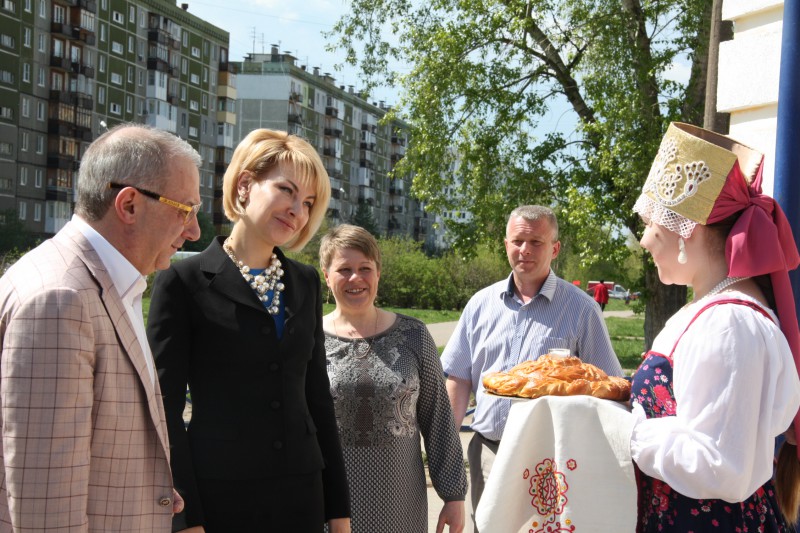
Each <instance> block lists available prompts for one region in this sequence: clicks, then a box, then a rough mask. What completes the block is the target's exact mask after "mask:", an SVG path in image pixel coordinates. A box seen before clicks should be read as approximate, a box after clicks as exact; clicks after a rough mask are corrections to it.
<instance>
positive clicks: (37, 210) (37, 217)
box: [33, 204, 42, 222]
mask: <svg viewBox="0 0 800 533" xmlns="http://www.w3.org/2000/svg"><path fill="white" fill-rule="evenodd" d="M33 220H34V222H39V221H41V220H42V204H33Z"/></svg>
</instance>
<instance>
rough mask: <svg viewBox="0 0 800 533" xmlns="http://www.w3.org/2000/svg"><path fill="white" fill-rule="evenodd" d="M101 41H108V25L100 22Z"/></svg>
mask: <svg viewBox="0 0 800 533" xmlns="http://www.w3.org/2000/svg"><path fill="white" fill-rule="evenodd" d="M100 41H101V42H106V25H105V24H103V23H101V24H100Z"/></svg>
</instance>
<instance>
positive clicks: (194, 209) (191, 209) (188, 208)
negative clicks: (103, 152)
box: [108, 182, 203, 226]
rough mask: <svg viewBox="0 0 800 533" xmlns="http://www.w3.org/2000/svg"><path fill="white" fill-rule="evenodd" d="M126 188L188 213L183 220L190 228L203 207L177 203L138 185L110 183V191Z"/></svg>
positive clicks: (200, 204)
mask: <svg viewBox="0 0 800 533" xmlns="http://www.w3.org/2000/svg"><path fill="white" fill-rule="evenodd" d="M125 187H131V188H132V189H135V190H136V191H137V192H139V193H141V194H143V195H145V196H147V197H148V198H152V199H153V200H158V201H159V202H161V203H162V204H167V205H170V206H172V207H174V208H176V209H180V210H181V211H183V212H185V213H186V216H185V217H184V219H183V225H184V226H188V225H189V223H190V222H191V221H192V218H193V217H196V216H197V213H198V211H200V208H201V207H202V206H203V203H202V202H200V203H199V204H197V205H186V204H182V203H181V202H176V201H175V200H170V199H169V198H166V197H164V196H161V195H160V194H156V193H154V192H153V191H148V190H147V189H142V188H141V187H137V186H136V185H126V184H124V183H113V182H112V183H109V184H108V188H109V189H124V188H125Z"/></svg>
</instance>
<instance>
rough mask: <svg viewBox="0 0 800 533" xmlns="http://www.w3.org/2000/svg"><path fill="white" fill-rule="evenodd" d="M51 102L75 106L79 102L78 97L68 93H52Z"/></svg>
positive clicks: (52, 91) (53, 91)
mask: <svg viewBox="0 0 800 533" xmlns="http://www.w3.org/2000/svg"><path fill="white" fill-rule="evenodd" d="M49 101H50V102H51V103H53V104H67V105H75V104H76V103H77V102H78V95H77V94H75V93H71V92H67V91H55V90H51V91H50V98H49Z"/></svg>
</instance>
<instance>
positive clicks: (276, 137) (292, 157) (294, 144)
mask: <svg viewBox="0 0 800 533" xmlns="http://www.w3.org/2000/svg"><path fill="white" fill-rule="evenodd" d="M281 165H284V166H286V167H288V168H291V169H293V170H294V172H295V176H296V177H297V179H298V180H300V182H302V183H303V184H311V185H312V186H313V188H314V190H315V194H316V200H315V201H314V205H313V206H312V207H311V212H310V213H309V217H308V223H307V224H306V226H305V227H304V228H303V229H301V230H300V232H299V233H298V234H297V236H296V237H295V238H294V239H292V240H290V241H289V242H287V243H286V245H285V247H286V249H288V250H293V251H297V250H301V249H302V248H303V246H305V245H306V243H307V242H308V241H309V240H310V239H311V237H313V236H314V234H315V233H316V232H317V230H318V229H319V226H320V225H321V224H322V220H323V219H324V218H325V213H326V212H327V210H328V202H330V199H331V180H330V178H328V173H327V172H326V171H325V167H324V166H323V165H322V160H321V159H320V158H319V154H318V153H317V151H316V150H315V149H314V147H313V146H311V145H310V144H309V143H308V142H307V141H305V140H304V139H302V138H300V137H298V136H296V135H289V134H288V133H286V132H285V131H276V130H268V129H265V128H260V129H257V130H253V131H251V132H250V133H249V134H248V135H247V137H245V138H244V139H242V142H240V143H239V146H237V147H236V150H235V151H234V152H233V158H232V159H231V163H230V165H228V169H227V170H226V171H225V177H224V178H223V183H222V206H223V208H224V209H225V216H226V217H228V220H230V221H231V222H234V223H235V222H238V221H239V218H240V217H241V216H242V215H243V214H244V208H243V207H242V206H241V205H240V204H239V202H238V201H237V198H238V196H239V194H238V191H237V187H238V181H239V176H240V175H241V173H242V172H251V173H252V174H253V179H254V180H255V181H261V180H263V179H264V176H265V175H266V174H267V173H268V172H269V171H270V170H272V169H273V168H275V167H278V166H281Z"/></svg>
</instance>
